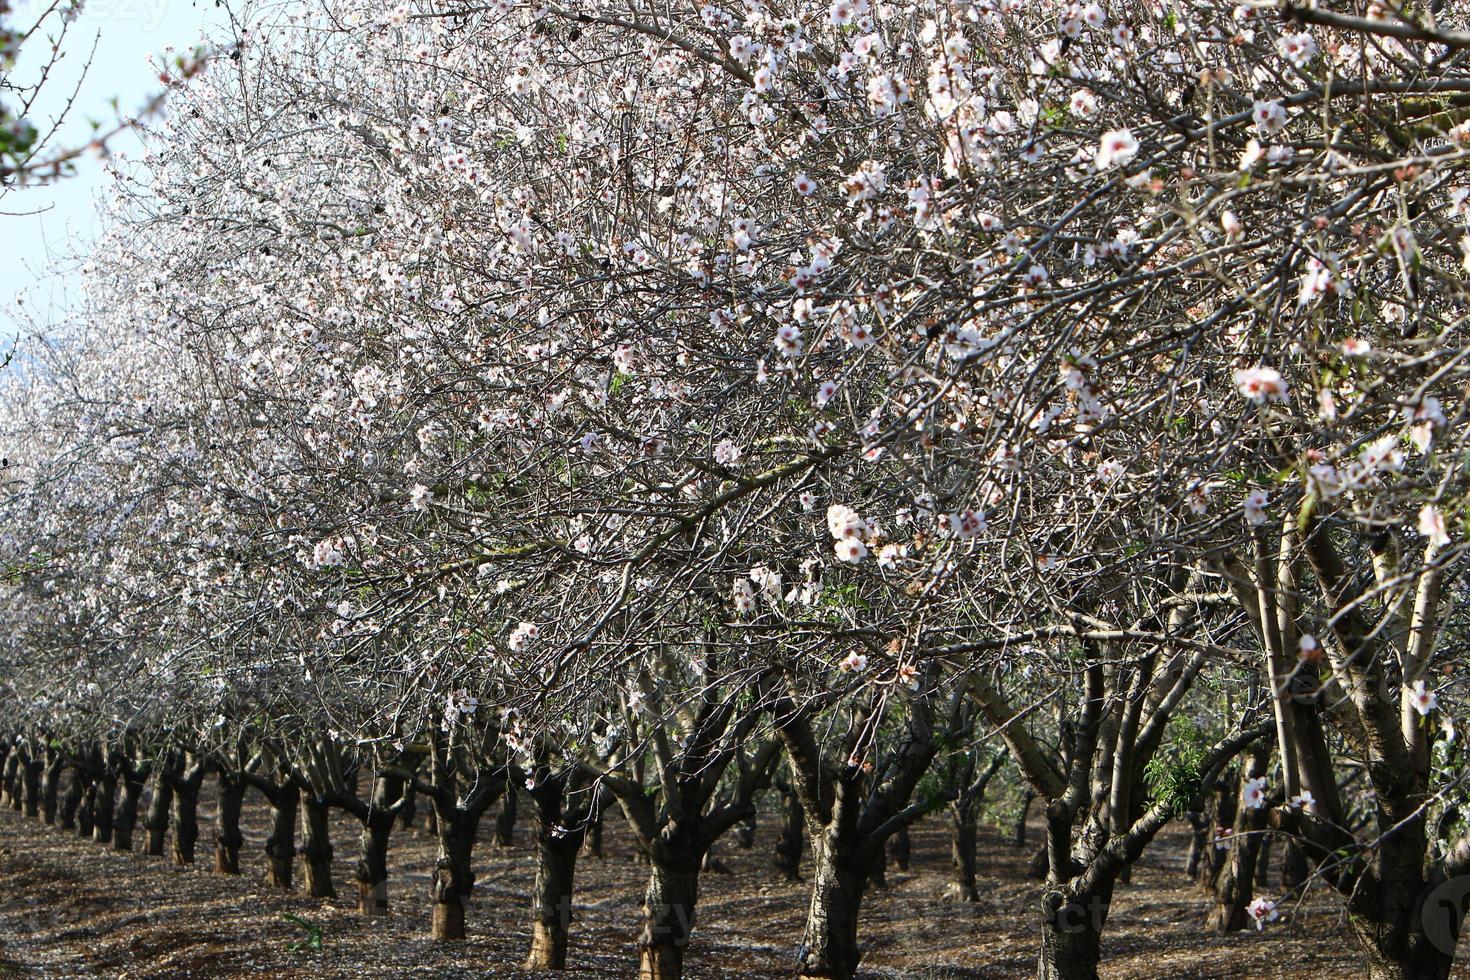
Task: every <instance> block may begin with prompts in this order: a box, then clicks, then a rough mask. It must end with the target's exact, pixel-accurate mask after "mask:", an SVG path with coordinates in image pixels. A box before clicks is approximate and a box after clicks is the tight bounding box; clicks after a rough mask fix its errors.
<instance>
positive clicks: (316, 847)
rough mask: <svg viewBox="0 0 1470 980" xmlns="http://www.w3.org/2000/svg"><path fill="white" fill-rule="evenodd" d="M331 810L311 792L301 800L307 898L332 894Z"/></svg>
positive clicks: (328, 896)
mask: <svg viewBox="0 0 1470 980" xmlns="http://www.w3.org/2000/svg"><path fill="white" fill-rule="evenodd" d="M330 818H331V811H330V810H329V809H328V808H327V804H326V803H325V802H324V801H322V800H318V799H317V798H316V797H313V796H306V797H305V798H304V799H302V801H301V857H302V861H303V864H302V868H303V870H304V871H305V873H306V894H307V897H309V898H336V897H337V889H336V888H334V887H332V831H331V821H330Z"/></svg>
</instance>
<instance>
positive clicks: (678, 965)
mask: <svg viewBox="0 0 1470 980" xmlns="http://www.w3.org/2000/svg"><path fill="white" fill-rule="evenodd" d="M683 850H684V849H681V848H677V847H674V848H669V849H668V850H667V851H666V853H665V854H664V855H662V860H658V859H656V860H655V861H654V862H653V864H652V871H651V873H650V874H649V876H648V887H647V889H646V890H645V891H644V894H643V928H642V930H641V931H640V932H639V934H638V980H679V978H680V977H682V976H683V975H684V951H685V950H686V949H687V948H688V946H689V937H690V935H691V934H692V933H693V931H694V909H695V906H696V904H697V903H698V900H699V866H700V863H701V860H702V855H697V854H695V853H694V852H693V850H692V849H688V850H687V852H683Z"/></svg>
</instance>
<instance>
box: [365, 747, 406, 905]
mask: <svg viewBox="0 0 1470 980" xmlns="http://www.w3.org/2000/svg"><path fill="white" fill-rule="evenodd" d="M404 793H405V789H404V779H403V777H402V776H396V775H391V774H389V773H380V774H379V775H378V777H377V778H376V779H375V780H373V795H372V796H371V797H370V798H369V800H368V808H367V812H366V813H364V814H363V815H362V834H361V836H360V838H359V841H358V843H359V853H358V859H357V896H358V910H359V911H360V912H362V914H363V915H387V914H388V840H389V837H390V836H391V835H392V833H393V823H394V821H395V820H396V819H397V816H398V815H397V813H395V812H394V810H393V807H394V806H395V805H396V804H398V803H399V801H400V800H402V799H403V797H404Z"/></svg>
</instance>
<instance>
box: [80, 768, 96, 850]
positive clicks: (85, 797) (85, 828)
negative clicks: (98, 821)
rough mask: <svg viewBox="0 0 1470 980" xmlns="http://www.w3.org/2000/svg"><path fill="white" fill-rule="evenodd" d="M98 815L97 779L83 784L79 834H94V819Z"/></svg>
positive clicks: (82, 835)
mask: <svg viewBox="0 0 1470 980" xmlns="http://www.w3.org/2000/svg"><path fill="white" fill-rule="evenodd" d="M96 815H97V780H95V779H91V778H89V779H88V780H87V781H86V782H85V783H83V784H82V805H81V806H80V807H78V808H77V836H78V837H91V836H92V821H93V819H94V818H95V817H96Z"/></svg>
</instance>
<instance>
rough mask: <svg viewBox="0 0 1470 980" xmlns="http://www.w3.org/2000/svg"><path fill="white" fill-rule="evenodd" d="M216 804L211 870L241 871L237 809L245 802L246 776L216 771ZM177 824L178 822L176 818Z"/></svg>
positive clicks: (223, 770)
mask: <svg viewBox="0 0 1470 980" xmlns="http://www.w3.org/2000/svg"><path fill="white" fill-rule="evenodd" d="M218 785H219V806H218V808H217V809H216V810H215V814H214V870H215V871H217V872H219V873H220V874H225V875H237V874H239V873H240V848H241V847H242V846H243V845H244V843H245V838H244V837H243V836H242V835H241V834H240V808H241V806H242V805H243V804H244V802H245V779H244V777H242V776H241V775H239V774H238V773H234V772H229V771H226V770H225V769H221V770H220V772H219V779H218ZM176 823H177V821H176Z"/></svg>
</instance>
